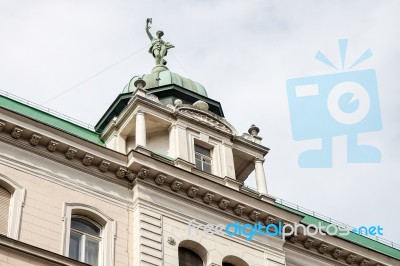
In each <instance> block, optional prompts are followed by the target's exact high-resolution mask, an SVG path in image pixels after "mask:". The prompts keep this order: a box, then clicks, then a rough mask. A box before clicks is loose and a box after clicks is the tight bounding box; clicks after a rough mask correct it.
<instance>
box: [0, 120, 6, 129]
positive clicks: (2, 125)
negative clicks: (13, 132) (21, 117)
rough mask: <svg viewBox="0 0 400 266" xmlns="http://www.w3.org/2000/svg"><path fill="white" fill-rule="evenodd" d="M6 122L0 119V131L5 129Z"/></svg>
mask: <svg viewBox="0 0 400 266" xmlns="http://www.w3.org/2000/svg"><path fill="white" fill-rule="evenodd" d="M5 125H6V123H5V122H4V121H0V131H3V129H4V127H5Z"/></svg>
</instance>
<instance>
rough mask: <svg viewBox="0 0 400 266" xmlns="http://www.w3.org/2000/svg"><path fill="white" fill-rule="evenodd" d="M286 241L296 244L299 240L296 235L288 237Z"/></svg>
mask: <svg viewBox="0 0 400 266" xmlns="http://www.w3.org/2000/svg"><path fill="white" fill-rule="evenodd" d="M286 239H287V240H289V242H290V243H296V242H297V240H298V239H299V238H298V236H296V235H290V236H288V237H287V238H286Z"/></svg>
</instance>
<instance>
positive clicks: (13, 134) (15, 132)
mask: <svg viewBox="0 0 400 266" xmlns="http://www.w3.org/2000/svg"><path fill="white" fill-rule="evenodd" d="M22 131H24V130H23V129H22V128H19V127H14V129H13V131H11V137H13V138H14V139H19V138H20V137H21V134H22Z"/></svg>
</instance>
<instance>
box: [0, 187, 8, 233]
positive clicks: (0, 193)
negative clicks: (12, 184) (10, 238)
mask: <svg viewBox="0 0 400 266" xmlns="http://www.w3.org/2000/svg"><path fill="white" fill-rule="evenodd" d="M10 199H11V193H10V192H9V191H8V190H7V189H5V188H4V187H2V186H0V234H2V235H7V234H8V216H9V210H10Z"/></svg>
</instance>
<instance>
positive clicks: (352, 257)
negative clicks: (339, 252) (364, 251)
mask: <svg viewBox="0 0 400 266" xmlns="http://www.w3.org/2000/svg"><path fill="white" fill-rule="evenodd" d="M345 260H346V263H347V264H350V265H351V264H353V263H354V261H355V260H356V255H354V254H349V255H347V257H346V259H345Z"/></svg>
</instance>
